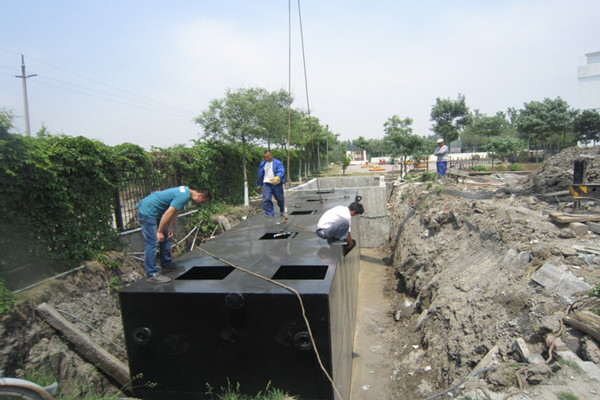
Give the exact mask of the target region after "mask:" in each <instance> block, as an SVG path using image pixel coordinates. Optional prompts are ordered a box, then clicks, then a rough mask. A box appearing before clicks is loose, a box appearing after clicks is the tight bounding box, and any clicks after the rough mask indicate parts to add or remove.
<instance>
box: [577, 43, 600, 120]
mask: <svg viewBox="0 0 600 400" xmlns="http://www.w3.org/2000/svg"><path fill="white" fill-rule="evenodd" d="M585 56H586V57H587V64H586V65H582V66H580V67H578V68H577V81H578V88H579V109H580V110H596V111H600V51H597V52H595V53H588V54H586V55H585Z"/></svg>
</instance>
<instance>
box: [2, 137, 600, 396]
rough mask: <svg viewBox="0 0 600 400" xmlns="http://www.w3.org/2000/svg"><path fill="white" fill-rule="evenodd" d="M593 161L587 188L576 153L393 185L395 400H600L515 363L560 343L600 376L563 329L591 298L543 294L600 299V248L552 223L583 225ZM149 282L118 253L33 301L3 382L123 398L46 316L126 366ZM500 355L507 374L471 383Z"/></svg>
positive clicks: (597, 173)
mask: <svg viewBox="0 0 600 400" xmlns="http://www.w3.org/2000/svg"><path fill="white" fill-rule="evenodd" d="M581 156H587V157H588V178H589V179H588V181H589V182H595V183H600V155H599V152H598V148H595V149H568V150H565V151H564V152H562V153H561V154H559V155H557V156H555V157H553V158H551V159H549V160H548V161H546V162H545V163H544V165H543V167H542V168H541V169H540V170H539V171H538V172H536V173H533V174H531V175H529V176H519V175H514V174H510V173H505V174H492V175H489V176H486V177H472V178H470V179H466V181H465V182H464V183H463V182H460V183H457V182H455V181H454V180H452V179H450V178H446V180H445V182H444V183H443V185H438V184H433V185H431V184H430V183H417V182H415V183H410V182H405V183H402V184H397V185H390V196H389V210H390V214H391V216H392V229H391V233H390V241H389V244H388V245H387V246H384V247H383V248H381V249H379V251H380V252H381V256H382V257H385V259H386V261H387V264H388V267H387V268H389V271H390V273H387V274H385V276H386V279H385V281H384V282H382V285H381V290H382V291H383V292H384V296H385V299H386V300H387V304H389V310H388V316H389V318H388V319H387V320H386V321H384V322H382V324H381V327H380V328H381V329H378V331H377V335H378V338H377V339H378V340H382V341H384V342H385V343H386V348H388V349H389V350H390V351H389V352H388V355H386V357H385V361H384V362H382V364H381V367H380V368H379V369H378V370H377V371H374V373H376V374H379V375H380V376H381V379H382V380H384V381H385V383H386V385H387V390H386V391H385V393H386V394H385V398H389V399H425V398H430V397H432V396H434V395H436V394H438V393H441V392H443V391H445V390H447V389H449V388H452V394H453V395H454V396H455V397H456V396H458V395H460V393H467V392H468V391H469V390H470V391H471V392H470V393H471V394H470V398H472V399H474V398H485V397H484V392H483V390H485V391H487V393H488V394H487V395H488V396H490V397H488V398H502V396H503V393H508V392H509V391H510V390H512V389H515V388H518V386H517V384H518V381H517V379H520V380H521V381H522V382H523V385H524V389H525V390H524V391H523V392H521V393H519V394H518V395H516V396H513V397H511V398H512V399H517V398H521V399H524V398H531V399H534V398H535V399H555V398H557V393H560V392H568V393H571V394H573V395H575V396H577V397H578V398H579V399H582V400H583V399H589V398H600V383H599V382H598V381H593V380H591V379H590V378H589V376H588V375H587V374H586V373H585V372H582V371H581V370H580V369H579V370H578V369H577V367H576V366H574V364H573V363H572V362H565V361H564V360H557V359H556V357H553V359H552V360H551V361H550V362H549V363H542V364H540V365H539V366H537V367H535V368H530V369H527V370H525V371H522V372H521V373H519V374H517V371H519V370H520V369H521V368H523V367H524V366H525V365H524V364H523V363H524V360H523V358H522V357H521V355H520V353H519V352H517V351H515V341H516V340H517V339H519V338H522V339H523V340H524V342H525V343H526V344H527V346H528V347H529V350H530V351H531V353H533V354H539V355H540V356H541V357H542V359H548V358H549V352H548V348H549V342H548V340H549V339H548V337H549V334H552V333H555V334H556V335H557V336H559V337H560V339H561V340H562V342H563V343H565V345H566V347H567V348H568V349H570V350H572V351H573V352H574V353H575V354H577V355H578V356H579V357H580V358H581V359H583V360H586V361H591V362H593V363H596V364H598V363H600V350H599V349H598V343H597V342H596V340H595V339H593V338H592V337H591V336H589V335H586V334H584V333H583V332H581V331H579V330H577V329H575V328H573V327H571V326H569V325H563V324H562V320H563V317H564V316H565V315H566V312H567V308H568V307H569V306H571V309H570V310H568V311H571V312H573V311H579V310H582V309H592V310H593V308H594V307H598V308H600V306H597V305H595V304H596V303H594V302H593V301H592V299H590V298H589V297H587V296H586V293H585V292H581V293H574V294H573V295H572V296H571V297H570V298H568V299H566V298H565V297H564V296H559V295H557V293H556V292H555V291H554V290H552V288H549V287H544V286H542V285H540V284H538V283H536V282H535V281H533V280H532V274H534V272H535V271H536V270H538V269H539V268H541V267H543V266H544V265H548V264H552V265H554V266H556V267H557V268H559V269H560V270H562V271H564V272H565V273H567V272H568V273H569V274H571V275H573V276H575V277H577V278H579V279H580V280H582V281H584V282H586V283H587V284H589V285H590V286H591V287H592V286H594V285H595V284H596V283H599V282H600V255H598V254H594V253H589V252H584V251H581V250H577V249H575V248H580V247H577V246H584V247H586V248H592V249H598V250H600V237H599V236H598V235H596V234H594V233H591V232H588V233H586V234H579V235H578V234H576V233H574V232H572V231H571V230H569V229H568V228H567V227H566V226H563V225H560V224H556V223H554V222H552V220H551V219H550V218H549V213H550V212H556V211H562V212H570V211H573V209H572V207H573V203H572V202H570V200H569V199H568V198H567V197H564V196H563V197H560V196H558V195H555V194H553V193H554V192H559V191H564V190H567V188H568V184H569V183H571V182H570V179H572V178H571V177H572V171H573V163H574V161H575V159H576V158H577V157H581ZM548 194H551V195H550V196H548ZM599 204H600V201H595V202H588V201H585V202H583V203H582V210H581V211H582V212H586V213H600V205H599ZM142 277H143V269H142V267H141V264H140V261H139V260H136V259H134V258H132V257H128V256H125V255H123V254H118V253H114V254H110V256H109V257H108V258H107V259H106V260H103V263H99V262H91V263H88V264H86V265H85V266H84V267H83V268H81V269H78V270H77V271H75V272H73V273H71V274H70V275H67V276H65V277H62V278H61V279H57V280H53V281H51V282H50V283H46V284H44V285H40V286H38V287H37V288H35V289H33V290H30V291H28V293H26V294H21V295H20V296H21V297H22V298H23V299H26V300H23V301H22V302H21V303H20V304H19V305H18V306H17V307H16V309H15V311H14V312H12V313H10V314H8V315H3V316H1V317H0V369H1V370H4V371H5V374H6V376H14V377H24V376H26V375H28V376H31V374H32V372H35V373H37V374H46V375H53V376H55V377H56V379H57V380H58V381H59V382H60V388H61V390H62V392H63V393H66V394H68V396H69V398H83V397H84V396H85V394H86V393H89V392H92V393H102V394H104V395H111V394H114V393H117V392H118V390H119V386H120V385H118V384H116V383H115V382H114V381H112V380H111V379H110V378H109V377H107V376H106V375H104V374H103V373H101V372H100V371H99V370H98V369H97V368H96V367H94V366H93V365H91V364H90V363H88V362H87V361H86V360H85V359H83V358H82V357H81V356H80V355H79V354H78V353H77V352H76V351H74V349H73V348H71V346H70V344H69V343H66V342H64V341H62V340H61V338H60V337H59V336H58V335H57V334H56V332H55V331H54V330H53V329H52V328H50V327H49V326H48V325H47V324H46V323H45V322H44V321H42V320H40V318H39V317H38V315H37V314H36V312H35V307H36V306H37V304H39V303H41V302H46V303H48V304H50V305H52V306H53V307H55V308H56V309H57V310H59V312H60V313H61V314H62V315H63V316H64V317H65V318H66V319H67V320H69V321H71V322H72V323H73V324H74V325H75V326H76V327H77V328H78V329H80V330H81V331H83V332H86V333H87V334H88V335H90V336H91V337H92V338H93V340H94V341H95V342H96V343H98V345H99V346H102V347H103V348H104V349H105V350H107V351H109V352H110V353H111V354H113V355H114V356H115V357H117V358H119V359H120V360H122V361H124V362H125V358H126V354H125V352H124V350H123V348H124V342H123V333H122V327H121V317H120V311H119V304H118V296H117V292H118V288H119V287H124V286H125V285H128V284H129V283H131V282H133V281H135V280H137V279H141V278H142ZM492 354H495V357H494V361H495V362H492V363H490V364H486V368H484V371H483V372H480V373H478V374H477V375H474V376H470V374H472V373H473V372H474V370H475V369H476V367H477V366H478V364H479V365H481V364H480V362H481V361H482V359H484V357H485V356H486V355H489V356H491V355H492ZM476 387H477V388H481V389H478V390H479V391H475V390H476V389H474V388H476ZM496 393H502V394H496ZM444 396H447V395H444ZM476 396H479V397H476ZM494 396H496V397H494ZM498 396H499V397H498ZM382 398H384V397H382Z"/></svg>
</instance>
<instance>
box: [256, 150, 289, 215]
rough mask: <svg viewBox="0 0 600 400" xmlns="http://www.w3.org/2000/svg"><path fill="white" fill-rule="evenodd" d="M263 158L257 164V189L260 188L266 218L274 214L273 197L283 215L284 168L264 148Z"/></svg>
mask: <svg viewBox="0 0 600 400" xmlns="http://www.w3.org/2000/svg"><path fill="white" fill-rule="evenodd" d="M263 157H264V160H263V161H262V162H261V163H260V165H259V166H258V190H262V205H263V210H264V211H265V214H266V217H267V218H273V217H274V216H275V210H274V209H273V197H275V200H276V201H277V205H278V206H279V213H280V216H282V217H284V216H285V198H284V195H283V183H284V174H285V169H284V168H283V164H282V162H281V161H279V160H278V159H276V158H273V154H272V153H271V152H270V151H269V150H266V151H265V153H264V155H263Z"/></svg>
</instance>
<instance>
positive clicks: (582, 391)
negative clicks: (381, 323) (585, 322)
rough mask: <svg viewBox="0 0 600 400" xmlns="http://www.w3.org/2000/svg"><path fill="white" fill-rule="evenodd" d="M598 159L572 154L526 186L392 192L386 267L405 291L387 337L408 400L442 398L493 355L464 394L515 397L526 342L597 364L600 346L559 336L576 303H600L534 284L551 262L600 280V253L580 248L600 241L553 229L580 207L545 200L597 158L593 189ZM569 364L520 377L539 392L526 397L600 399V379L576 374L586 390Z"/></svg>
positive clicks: (502, 178) (599, 171) (495, 179)
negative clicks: (555, 339)
mask: <svg viewBox="0 0 600 400" xmlns="http://www.w3.org/2000/svg"><path fill="white" fill-rule="evenodd" d="M598 154H599V153H598V148H596V149H590V150H582V149H569V150H566V151H564V152H563V153H561V154H559V155H557V156H555V157H553V158H551V159H549V160H548V161H547V162H546V163H545V164H544V166H543V167H542V169H541V170H540V171H539V172H537V173H534V174H532V175H531V176H529V177H525V178H523V177H519V176H517V175H511V174H502V175H490V176H488V177H485V178H476V179H467V180H466V182H465V183H454V182H453V180H452V179H450V178H446V180H445V182H444V184H443V186H437V185H435V186H434V187H430V184H429V185H428V184H426V183H423V184H419V183H416V184H404V185H399V186H395V187H394V189H393V191H392V193H391V196H390V201H389V208H390V213H391V214H392V220H393V225H394V226H393V227H392V234H391V237H390V240H391V242H390V253H391V254H390V258H389V259H388V261H389V263H390V264H391V265H392V267H393V268H394V271H395V282H388V287H389V286H393V284H394V283H397V286H396V287H393V288H392V290H390V293H389V294H390V298H391V299H392V302H393V307H392V308H393V309H392V310H391V312H392V314H393V316H394V317H395V318H396V320H397V323H396V326H395V328H396V329H397V332H396V333H395V334H394V336H395V337H393V338H389V340H390V342H392V343H393V345H392V348H391V349H392V354H393V365H394V369H393V371H391V372H392V381H393V385H392V386H393V390H392V392H393V393H402V394H403V398H411V399H421V398H427V397H428V396H433V395H434V394H436V393H439V392H441V391H443V390H446V389H448V388H451V387H453V386H454V385H456V384H457V383H459V382H461V381H462V380H463V379H466V378H468V377H469V374H471V373H472V372H473V371H474V369H475V367H476V366H477V365H478V363H479V362H480V361H481V360H482V359H483V358H484V356H486V354H488V353H494V352H495V351H496V349H497V356H496V361H497V363H498V364H490V366H493V368H492V369H490V370H489V371H487V372H485V373H482V374H480V375H478V376H476V377H473V378H471V379H469V380H468V381H467V382H466V383H464V384H463V385H462V386H459V387H460V389H464V388H469V387H473V386H477V387H481V388H484V389H485V390H487V391H489V392H494V391H506V389H507V388H509V387H514V386H515V385H516V383H517V381H516V372H517V370H519V369H520V368H522V366H523V365H521V364H518V363H522V362H524V361H525V360H523V359H522V357H521V355H520V354H519V353H518V352H516V351H515V341H516V340H517V339H519V338H522V339H524V341H525V342H526V343H527V345H528V346H529V348H530V350H531V352H532V353H537V354H539V355H540V356H541V357H543V359H547V358H548V356H549V354H548V344H549V343H551V342H548V335H549V334H551V333H555V334H557V335H560V338H561V339H562V341H563V342H564V343H566V344H567V346H568V347H569V348H570V349H571V350H572V351H573V352H574V353H576V354H577V355H579V356H580V357H581V358H582V359H584V360H586V361H593V362H596V363H597V362H599V361H600V357H599V356H600V352H599V351H598V346H597V342H596V341H595V340H594V339H592V338H591V337H590V336H586V335H585V334H583V333H582V332H580V331H578V330H576V329H574V328H572V327H570V326H568V325H567V326H564V327H563V328H561V326H562V325H561V321H562V318H563V317H564V316H565V313H566V309H567V306H568V305H572V304H573V303H574V302H576V301H580V302H578V303H577V304H578V308H577V309H578V310H581V309H583V308H588V309H589V308H593V307H594V304H596V303H595V302H593V301H592V302H590V303H589V304H587V307H584V306H583V305H584V304H586V300H591V299H587V298H586V295H585V293H576V294H574V295H573V296H572V297H571V298H569V299H564V298H562V297H561V296H558V295H557V293H556V292H555V291H553V290H552V288H544V287H543V286H541V285H539V284H537V283H535V282H534V281H533V280H532V279H531V276H532V274H533V273H534V272H535V271H536V270H537V269H538V268H540V267H541V266H543V265H548V264H552V265H554V266H556V267H558V268H559V269H561V270H562V271H564V272H566V273H570V274H572V275H574V276H576V277H578V278H580V279H581V280H583V281H585V282H587V283H588V284H589V285H591V286H593V285H595V284H596V283H598V282H600V256H599V255H598V254H600V252H599V253H598V254H593V253H587V252H581V251H577V250H575V249H574V247H576V246H578V245H579V246H585V247H589V248H595V249H597V250H600V237H599V236H598V235H596V234H594V233H591V232H588V233H586V234H584V235H576V234H574V233H573V232H571V231H570V230H569V229H568V228H566V227H565V226H563V225H560V224H556V223H553V222H552V221H551V219H550V218H549V215H548V214H549V213H550V212H556V211H557V210H558V209H560V210H561V211H573V210H572V206H573V203H572V202H571V203H567V202H560V203H556V201H555V199H556V196H550V197H544V196H539V195H543V194H545V193H551V192H556V191H562V190H566V189H567V188H568V185H569V184H570V183H572V181H571V180H570V177H572V171H573V163H574V161H575V159H576V158H577V157H582V156H586V157H587V159H588V161H589V162H588V177H589V178H590V179H589V180H588V182H589V181H591V180H594V181H596V182H600V157H599V155H598ZM548 200H550V201H551V202H552V203H551V202H549V201H548ZM582 208H583V211H585V212H588V213H590V212H592V213H600V201H595V202H584V203H583V204H582ZM596 307H597V305H596ZM402 328H404V329H402ZM566 368H567V367H566V366H565V365H564V364H561V363H560V362H550V363H548V364H542V365H540V366H539V367H535V368H532V369H529V370H526V371H523V372H522V373H521V374H520V376H522V378H520V379H522V380H523V382H524V386H525V388H526V389H527V392H528V393H529V396H531V397H526V398H552V399H554V398H556V397H555V396H556V393H558V391H557V390H562V391H563V392H569V393H572V394H574V395H576V396H578V397H579V398H580V399H587V398H594V396H600V386H599V384H598V382H592V381H591V380H590V379H589V378H588V377H587V376H585V374H576V375H577V376H578V378H579V379H581V380H582V382H584V383H585V384H581V383H582V382H577V383H576V384H574V385H570V384H568V382H565V381H564V379H565V378H564V377H562V376H561V377H559V375H558V374H559V373H560V371H561V370H562V371H563V372H565V369H566ZM569 372H570V373H572V372H571V371H569ZM553 384H554V385H563V384H566V385H567V386H566V387H561V388H559V389H556V388H553V389H548V390H551V391H550V393H545V392H544V391H543V390H542V389H541V387H542V386H544V385H553ZM546 389H547V388H546ZM459 391H460V390H454V394H455V395H456V394H457V393H458V392H459ZM479 394H480V395H481V396H483V392H481V391H480V392H479ZM521 395H523V394H521ZM545 396H549V397H545ZM481 398H484V397H481Z"/></svg>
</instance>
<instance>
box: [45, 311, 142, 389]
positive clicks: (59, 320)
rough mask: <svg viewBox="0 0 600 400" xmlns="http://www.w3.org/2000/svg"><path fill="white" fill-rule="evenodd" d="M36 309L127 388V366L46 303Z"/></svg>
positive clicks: (90, 358)
mask: <svg viewBox="0 0 600 400" xmlns="http://www.w3.org/2000/svg"><path fill="white" fill-rule="evenodd" d="M36 311H37V312H38V314H39V315H40V316H41V317H42V318H43V319H44V321H46V322H47V323H48V324H49V325H50V326H52V327H53V328H54V329H56V330H57V331H58V332H59V333H61V334H62V337H63V338H64V339H66V340H67V341H69V342H70V343H71V344H73V346H75V348H76V349H77V350H78V351H79V352H80V353H81V354H82V355H83V356H84V357H85V358H86V359H88V360H89V361H90V362H91V363H92V364H94V365H95V366H96V367H98V368H100V369H101V370H102V371H104V372H105V373H106V374H107V375H108V376H110V377H112V378H113V379H115V380H116V381H117V382H119V384H120V385H122V386H123V387H124V388H126V389H129V386H130V384H131V378H130V377H129V368H128V367H127V366H126V365H124V364H123V363H122V362H121V361H119V360H118V359H117V358H116V357H115V356H113V355H112V354H110V353H108V352H107V351H106V350H104V349H102V348H101V347H99V346H96V345H95V344H94V342H93V341H92V339H90V338H89V337H88V336H87V335H86V334H84V333H83V332H81V331H79V330H78V329H77V328H76V327H75V326H74V325H73V324H71V323H70V322H69V321H67V320H66V319H64V318H63V317H62V316H61V315H60V314H59V313H58V311H56V309H55V308H54V307H52V306H51V305H49V304H47V303H42V304H40V305H38V306H37V308H36Z"/></svg>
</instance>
